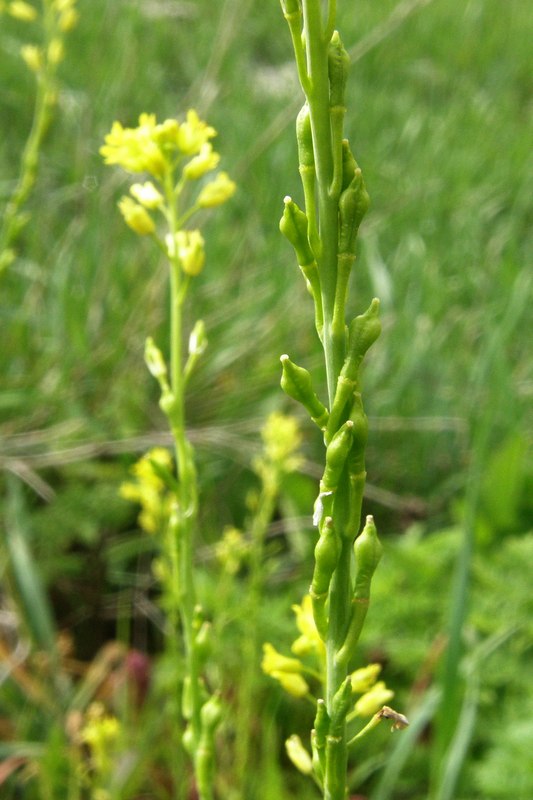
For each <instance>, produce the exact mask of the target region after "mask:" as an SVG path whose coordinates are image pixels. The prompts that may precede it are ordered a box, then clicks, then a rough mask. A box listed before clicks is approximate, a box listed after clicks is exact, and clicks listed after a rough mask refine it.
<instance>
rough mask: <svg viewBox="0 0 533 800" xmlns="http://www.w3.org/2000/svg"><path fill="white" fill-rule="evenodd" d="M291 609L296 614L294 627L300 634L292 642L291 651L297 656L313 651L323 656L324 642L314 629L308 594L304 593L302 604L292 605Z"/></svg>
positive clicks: (311, 607)
mask: <svg viewBox="0 0 533 800" xmlns="http://www.w3.org/2000/svg"><path fill="white" fill-rule="evenodd" d="M292 610H293V611H294V613H295V614H296V627H297V628H298V630H299V631H300V634H301V635H300V636H299V637H298V638H297V639H296V640H295V641H294V642H293V643H292V647H291V650H292V652H293V653H295V654H296V655H297V656H304V655H307V654H308V653H313V652H314V653H318V654H319V655H320V656H323V655H324V654H325V648H324V642H323V641H322V639H321V638H320V634H319V633H318V631H317V629H316V625H315V618H314V616H313V604H312V602H311V597H310V595H308V594H306V595H305V597H304V598H303V600H302V604H301V605H299V606H298V605H293V607H292Z"/></svg>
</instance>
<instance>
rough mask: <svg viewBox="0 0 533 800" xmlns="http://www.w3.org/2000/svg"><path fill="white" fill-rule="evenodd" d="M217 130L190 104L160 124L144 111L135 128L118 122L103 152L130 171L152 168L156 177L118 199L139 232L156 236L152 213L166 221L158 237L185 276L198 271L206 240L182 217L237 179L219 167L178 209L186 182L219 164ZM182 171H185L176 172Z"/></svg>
mask: <svg viewBox="0 0 533 800" xmlns="http://www.w3.org/2000/svg"><path fill="white" fill-rule="evenodd" d="M214 136H216V131H215V129H214V128H212V127H211V126H210V125H207V123H206V122H204V121H203V120H201V119H200V118H199V116H198V114H197V112H196V111H194V110H193V109H190V110H189V111H188V112H187V116H186V119H185V121H184V122H181V123H180V122H178V121H177V120H175V119H167V120H165V121H164V122H161V123H158V122H157V120H156V117H155V114H141V115H140V117H139V124H138V125H137V127H135V128H125V127H123V126H122V125H121V123H120V122H114V123H113V125H112V128H111V131H110V133H108V134H107V136H106V137H105V144H104V145H103V146H102V147H101V148H100V153H101V155H102V156H103V158H104V161H105V163H106V164H116V165H118V166H120V167H122V168H123V169H124V170H126V172H131V173H134V174H140V173H148V174H149V175H150V176H151V177H152V178H153V179H154V181H155V182H156V184H158V186H156V185H155V184H154V183H153V182H152V181H146V182H145V183H134V184H133V185H132V186H131V187H130V195H131V196H127V197H123V198H122V199H121V200H120V202H119V209H120V212H121V214H122V216H123V217H124V220H125V222H126V224H127V225H128V226H129V227H130V228H131V229H132V230H133V231H135V233H138V234H139V235H141V236H146V235H148V234H151V235H154V236H156V237H157V231H156V223H155V220H154V218H153V217H152V214H151V212H153V211H158V212H160V214H161V215H162V216H163V218H164V219H165V220H166V222H167V224H168V227H169V233H168V234H167V235H166V236H165V237H164V241H163V242H160V244H161V246H162V248H163V249H165V250H166V252H167V255H168V257H169V259H170V261H171V262H173V263H174V262H175V263H178V264H179V265H180V266H181V269H182V270H183V272H184V273H185V274H186V275H198V273H199V272H201V270H202V268H203V266H204V261H205V252H204V239H203V237H202V235H201V233H200V231H199V230H182V229H181V226H182V224H183V222H185V221H186V220H188V219H189V218H190V217H191V216H192V215H193V214H194V213H195V212H196V211H199V210H200V209H202V208H214V207H215V206H219V205H221V204H222V203H225V202H226V200H229V198H230V197H232V195H233V194H234V192H235V189H236V186H235V183H234V182H233V181H232V180H231V179H230V178H229V177H228V175H227V173H226V172H219V173H218V174H217V175H216V176H215V177H214V178H213V179H212V180H210V181H208V182H207V183H206V184H205V185H204V186H202V187H201V188H200V190H199V192H198V195H197V197H196V200H195V202H194V204H193V205H192V206H191V207H190V208H188V209H187V210H186V211H185V212H183V211H182V212H181V213H180V212H179V210H178V201H179V200H180V196H181V194H182V191H183V189H184V188H185V186H186V184H187V183H188V182H190V181H196V180H199V179H201V178H203V177H204V175H206V174H207V173H208V172H211V171H212V170H214V169H216V167H217V166H218V163H219V161H220V156H219V154H218V153H216V152H215V151H214V150H213V146H212V144H211V142H210V139H212V138H213V137H214ZM178 170H181V176H179V177H178V176H177V175H176V173H177V171H178Z"/></svg>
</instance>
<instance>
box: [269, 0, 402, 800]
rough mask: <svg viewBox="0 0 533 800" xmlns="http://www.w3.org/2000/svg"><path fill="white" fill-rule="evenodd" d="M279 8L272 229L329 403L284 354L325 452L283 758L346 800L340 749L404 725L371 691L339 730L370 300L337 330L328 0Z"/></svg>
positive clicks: (365, 199) (337, 121) (345, 194)
mask: <svg viewBox="0 0 533 800" xmlns="http://www.w3.org/2000/svg"><path fill="white" fill-rule="evenodd" d="M281 6H282V10H283V13H284V16H285V19H286V20H287V23H288V26H289V30H290V34H291V38H292V44H293V48H294V53H295V57H296V65H297V69H298V76H299V80H300V84H301V87H302V89H303V92H304V94H305V103H304V105H303V107H302V109H301V111H300V113H299V114H298V118H297V122H296V136H297V143H298V155H299V171H300V176H301V180H302V186H303V194H304V201H305V203H304V210H302V209H300V208H299V207H298V206H297V204H296V203H295V202H294V201H293V200H292V199H291V198H290V197H286V198H285V209H284V212H283V216H282V219H281V223H280V229H281V232H282V233H283V234H284V236H285V237H286V238H287V239H288V240H289V242H290V243H291V244H292V246H293V248H294V250H295V253H296V258H297V261H298V264H299V267H300V269H301V271H302V273H303V275H304V278H305V280H306V283H307V288H308V290H309V292H310V294H311V296H312V297H313V301H314V305H315V325H316V330H317V333H318V336H319V338H320V341H321V343H322V346H323V350H324V358H325V366H326V374H327V387H328V402H327V403H322V402H321V400H320V399H319V398H318V396H317V394H316V393H315V391H314V389H313V385H312V378H311V376H310V375H309V373H308V372H307V371H306V370H304V369H303V368H302V367H298V366H297V365H295V364H293V363H292V362H291V360H290V358H289V356H288V355H284V356H282V357H281V361H282V368H283V375H282V381H281V383H282V387H283V389H284V391H285V392H286V393H287V394H288V395H289V396H290V397H292V398H294V399H296V400H298V401H299V402H300V403H301V404H302V405H303V407H304V408H305V409H306V411H307V412H308V413H309V416H310V417H311V419H312V420H313V421H314V422H315V423H316V424H317V425H318V427H320V429H321V430H322V431H323V434H324V443H325V446H326V453H325V460H326V464H325V469H324V473H323V476H322V480H321V481H320V490H319V495H318V498H317V501H316V505H315V515H314V523H315V525H316V526H317V527H318V533H319V538H318V542H317V544H316V547H315V566H314V571H313V576H312V581H311V587H310V592H309V593H310V604H311V607H312V613H313V620H314V625H315V626H316V630H317V632H318V635H319V637H320V640H321V642H322V643H323V659H324V668H323V672H320V673H319V676H320V679H321V684H322V691H323V697H321V698H319V699H318V701H317V706H316V708H317V711H316V719H315V726H314V730H313V734H312V737H311V741H312V751H313V752H312V756H311V757H310V758H309V757H307V758H306V757H305V756H304V755H302V753H300V756H299V757H298V755H296V756H295V753H296V754H297V747H296V745H295V742H294V739H293V740H292V744H291V745H290V747H289V748H288V752H289V755H291V754H292V756H291V757H293V756H295V757H293V761H295V763H297V762H298V760H300V762H301V764H305V765H307V766H308V765H309V764H311V770H310V771H311V772H312V774H313V776H314V779H315V780H316V781H317V783H318V784H319V785H320V787H321V789H322V791H323V796H324V798H325V800H344V798H346V796H347V791H348V789H347V759H348V748H349V746H350V745H352V744H355V743H356V742H357V740H358V739H360V737H361V736H362V735H364V734H366V733H367V732H368V731H369V730H371V728H372V727H374V725H375V724H377V722H379V720H380V719H382V718H385V719H392V720H393V726H395V727H402V726H403V725H404V724H405V723H406V720H405V718H404V717H403V716H402V715H398V714H397V712H394V711H393V710H392V709H389V708H388V707H387V706H383V703H384V702H385V701H386V700H387V699H388V698H389V697H390V695H389V694H386V693H385V694H381V695H379V691H378V692H377V694H376V697H377V695H379V697H378V700H379V703H380V704H381V706H382V707H381V710H380V709H379V708H378V709H376V708H374V707H372V714H374V717H373V721H372V722H371V723H369V724H368V725H367V726H365V728H364V729H362V730H360V731H359V732H358V733H355V735H353V736H352V737H351V738H350V736H349V733H348V730H349V724H350V723H351V721H352V720H353V719H354V718H355V716H358V714H357V713H355V714H354V711H353V710H352V707H353V699H352V691H353V690H352V678H351V677H350V674H349V664H350V661H351V659H352V656H353V654H354V652H355V648H356V645H357V642H358V640H359V637H360V634H361V630H362V628H363V624H364V621H365V617H366V613H367V609H368V603H369V598H370V587H371V582H372V576H373V574H374V571H375V570H376V568H377V566H378V563H379V560H380V557H381V545H380V543H379V540H378V538H377V533H376V528H375V525H374V521H373V519H372V517H367V519H366V524H365V526H364V529H363V531H362V532H361V533H360V526H361V507H362V500H363V491H364V485H365V478H366V471H365V446H366V440H367V427H368V426H367V420H366V416H365V413H364V409H363V404H362V400H361V390H360V379H359V373H360V368H361V364H362V362H363V359H364V356H365V354H366V352H367V350H368V349H369V348H370V346H371V345H372V344H373V343H374V341H375V340H376V339H377V338H378V336H379V333H380V329H381V326H380V321H379V301H378V300H377V299H374V300H373V301H372V303H371V304H370V307H369V308H368V309H367V310H366V311H365V312H364V313H362V314H360V315H359V316H356V317H355V319H353V321H352V322H351V323H350V324H349V325H347V322H346V302H347V292H348V282H349V278H350V273H351V270H352V267H353V264H354V261H355V256H356V241H357V234H358V230H359V226H360V224H361V221H362V219H363V217H364V215H365V213H366V211H367V209H368V206H369V196H368V193H367V190H366V187H365V183H364V180H363V176H362V172H361V169H360V167H359V166H358V164H357V162H356V160H355V158H354V156H353V154H352V150H351V148H350V144H349V142H348V141H347V140H346V139H345V138H344V136H343V124H344V117H345V114H346V103H345V89H346V81H347V77H348V66H349V58H348V54H347V52H346V50H345V49H344V47H343V44H342V41H341V38H340V36H339V34H338V32H337V31H336V30H335V18H336V0H329V1H328V2H326V3H322V2H321V1H320V0H281ZM354 540H355V544H354ZM354 556H355V557H354ZM290 661H293V659H291V660H290ZM263 667H264V669H266V671H267V672H270V673H271V674H274V673H275V672H276V671H277V672H278V676H277V677H279V676H285V677H284V678H283V679H284V680H285V685H286V688H290V689H292V691H293V693H294V694H300V695H304V694H307V691H308V690H307V689H306V688H305V686H304V683H305V681H304V679H303V676H302V670H301V669H300V667H298V666H297V665H296V664H292V665H291V664H289V665H288V666H287V665H286V669H285V670H283V669H278V670H273V669H272V668H271V665H270V666H269V664H268V662H267V664H266V665H265V663H264V664H263ZM274 677H276V675H274ZM379 688H380V689H381V687H379ZM387 691H388V690H387ZM304 771H305V770H304Z"/></svg>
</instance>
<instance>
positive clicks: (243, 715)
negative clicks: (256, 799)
mask: <svg viewBox="0 0 533 800" xmlns="http://www.w3.org/2000/svg"><path fill="white" fill-rule="evenodd" d="M276 495H277V485H273V484H270V485H268V486H267V485H263V489H262V491H261V495H260V498H259V503H258V509H257V512H256V513H255V514H254V517H253V521H252V527H251V531H250V558H249V568H250V573H249V579H248V593H247V597H246V600H245V609H244V618H243V619H244V624H243V640H242V641H243V643H242V650H243V652H242V663H243V666H244V674H243V675H242V681H241V682H240V687H241V688H240V692H239V715H238V716H239V724H238V726H237V735H236V737H237V738H236V742H235V761H236V765H237V772H238V778H239V784H240V787H241V796H242V797H243V798H244V797H248V796H249V795H248V794H247V791H250V792H252V790H253V788H254V786H253V782H252V780H251V778H253V775H252V771H251V770H250V769H249V760H250V747H251V744H252V742H251V740H250V735H251V730H252V719H253V715H254V714H255V713H256V712H255V708H254V701H253V696H254V690H255V687H256V664H257V661H258V652H259V636H260V633H259V629H258V625H257V622H258V616H259V608H260V604H261V598H262V593H263V584H264V570H263V554H264V542H265V535H266V532H267V529H268V525H269V523H270V520H271V519H272V515H273V513H274V506H275V499H276ZM256 787H257V784H256Z"/></svg>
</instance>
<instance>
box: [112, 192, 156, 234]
mask: <svg viewBox="0 0 533 800" xmlns="http://www.w3.org/2000/svg"><path fill="white" fill-rule="evenodd" d="M118 207H119V209H120V213H121V214H122V216H123V217H124V220H125V222H126V225H128V226H129V227H130V228H131V229H132V230H133V231H135V233H138V234H140V235H141V236H146V235H147V234H149V233H153V232H154V231H155V222H154V221H153V219H152V217H151V216H150V214H149V213H148V212H147V211H146V209H145V208H143V207H142V206H140V205H139V204H138V203H136V202H135V201H134V200H132V199H131V197H123V198H122V199H121V200H120V201H119V204H118Z"/></svg>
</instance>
